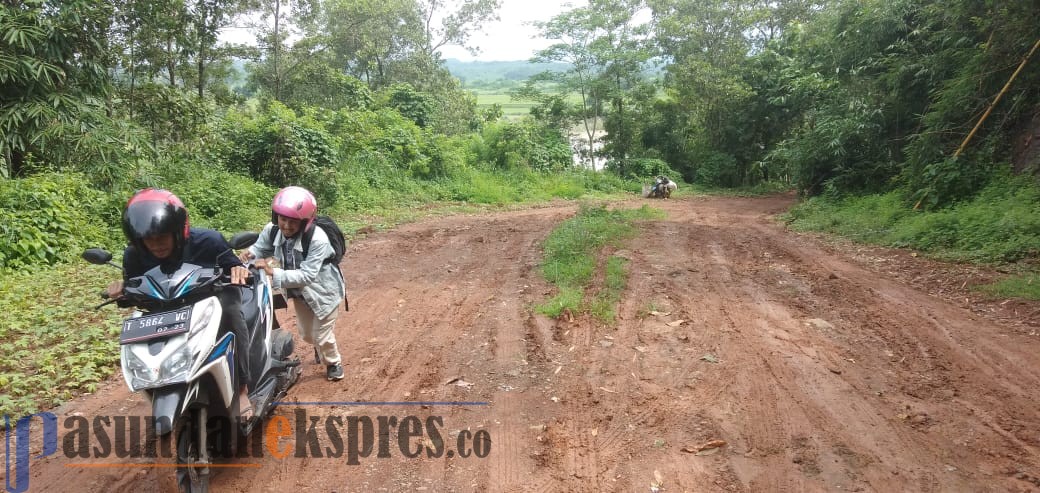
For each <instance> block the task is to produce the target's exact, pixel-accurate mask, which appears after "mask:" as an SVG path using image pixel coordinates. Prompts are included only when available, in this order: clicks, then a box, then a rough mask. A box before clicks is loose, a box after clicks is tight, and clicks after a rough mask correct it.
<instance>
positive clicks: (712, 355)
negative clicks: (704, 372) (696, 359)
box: [701, 353, 719, 363]
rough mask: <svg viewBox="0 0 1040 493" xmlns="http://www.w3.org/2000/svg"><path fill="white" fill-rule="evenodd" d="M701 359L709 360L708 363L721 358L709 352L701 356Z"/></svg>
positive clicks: (716, 361)
mask: <svg viewBox="0 0 1040 493" xmlns="http://www.w3.org/2000/svg"><path fill="white" fill-rule="evenodd" d="M701 361H707V362H708V363H718V362H719V359H718V358H716V357H715V355H714V354H710V353H709V354H705V355H704V356H701Z"/></svg>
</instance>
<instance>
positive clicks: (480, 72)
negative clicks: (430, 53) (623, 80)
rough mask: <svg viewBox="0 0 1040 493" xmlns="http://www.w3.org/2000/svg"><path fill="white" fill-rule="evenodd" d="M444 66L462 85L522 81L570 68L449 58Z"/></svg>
mask: <svg viewBox="0 0 1040 493" xmlns="http://www.w3.org/2000/svg"><path fill="white" fill-rule="evenodd" d="M444 66H445V67H446V68H447V69H448V71H449V72H451V75H454V76H455V77H458V79H459V80H460V81H462V83H463V85H470V84H479V83H487V82H495V81H522V80H526V79H527V78H529V77H531V76H532V75H535V74H537V73H541V72H545V71H547V70H550V71H554V72H563V71H566V70H567V69H568V68H570V65H568V64H566V63H531V62H528V61H526V60H517V61H512V62H479V61H474V62H463V61H459V60H457V59H454V58H449V59H448V60H447V61H445V62H444Z"/></svg>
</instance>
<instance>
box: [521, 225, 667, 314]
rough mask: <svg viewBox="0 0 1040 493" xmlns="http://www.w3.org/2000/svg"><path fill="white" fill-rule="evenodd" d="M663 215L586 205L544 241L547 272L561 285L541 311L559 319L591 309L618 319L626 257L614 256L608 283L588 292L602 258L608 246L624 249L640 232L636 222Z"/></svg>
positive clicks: (608, 264) (608, 266)
mask: <svg viewBox="0 0 1040 493" xmlns="http://www.w3.org/2000/svg"><path fill="white" fill-rule="evenodd" d="M660 217H663V212H661V211H660V210H659V209H652V208H649V207H647V206H645V205H644V206H643V207H641V208H639V209H628V210H609V209H607V208H606V207H603V206H599V207H592V206H587V205H583V206H582V207H581V209H580V210H579V211H578V214H577V215H576V216H575V217H574V218H572V219H569V220H567V221H564V222H563V223H562V224H560V226H559V227H557V228H556V229H555V230H553V232H552V233H550V234H549V237H548V238H546V240H545V243H544V244H543V245H542V250H543V252H544V261H543V263H542V275H544V276H545V278H546V280H548V281H549V282H551V283H553V284H554V285H556V287H557V289H558V294H557V295H556V296H554V297H553V298H551V299H549V300H548V301H546V302H544V303H542V304H540V305H538V306H537V307H536V310H537V311H538V312H539V313H542V314H545V315H548V316H550V317H559V316H560V315H561V314H563V313H565V312H570V313H571V314H574V315H576V314H578V313H582V312H586V313H589V314H591V315H593V316H594V317H596V318H598V319H600V320H601V321H604V322H608V323H609V322H611V321H613V320H614V307H615V306H616V304H617V301H618V300H619V299H620V296H621V291H623V290H624V287H625V282H626V279H627V274H626V271H625V261H624V259H621V258H619V257H610V258H608V259H607V260H606V262H604V265H603V267H602V268H603V269H604V271H605V272H604V281H603V286H602V287H601V288H600V289H599V290H598V292H596V293H595V294H594V295H593V296H591V297H589V296H587V294H588V292H589V288H590V284H591V283H592V281H593V278H594V277H595V274H596V269H597V267H599V266H598V265H597V257H598V253H599V252H600V250H601V249H602V248H603V247H604V246H607V245H612V246H615V247H620V245H621V243H622V241H623V240H625V239H627V238H631V237H632V236H634V235H635V234H636V228H635V226H634V224H633V222H634V221H635V220H640V219H653V218H660Z"/></svg>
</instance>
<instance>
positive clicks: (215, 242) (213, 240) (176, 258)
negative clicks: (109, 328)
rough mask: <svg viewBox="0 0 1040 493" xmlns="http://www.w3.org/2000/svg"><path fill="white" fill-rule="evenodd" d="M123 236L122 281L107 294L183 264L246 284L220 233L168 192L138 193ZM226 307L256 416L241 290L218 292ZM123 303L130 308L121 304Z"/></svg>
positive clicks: (243, 402) (243, 401)
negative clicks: (194, 220) (198, 224)
mask: <svg viewBox="0 0 1040 493" xmlns="http://www.w3.org/2000/svg"><path fill="white" fill-rule="evenodd" d="M122 223H123V224H122V225H123V234H124V235H126V239H127V242H128V243H129V244H128V245H127V247H126V249H125V250H124V251H123V279H122V280H119V281H114V282H112V283H111V284H109V285H108V289H107V292H108V296H109V297H110V298H113V299H116V298H120V297H122V295H123V286H124V284H125V281H126V280H128V279H130V278H133V277H137V276H141V275H143V274H144V273H145V272H147V271H149V270H151V269H153V268H155V267H156V266H158V267H160V269H162V271H163V272H171V273H172V272H174V271H176V270H177V268H179V267H180V265H181V264H182V263H191V264H195V265H198V266H200V267H220V268H222V269H224V271H225V272H226V273H228V274H230V276H231V283H232V284H238V285H245V281H246V278H247V277H248V276H249V271H248V270H247V269H246V268H245V267H243V266H242V262H241V261H240V260H239V259H238V257H236V256H235V255H234V253H232V250H231V246H230V245H228V242H227V240H225V239H224V237H223V236H222V235H221V234H220V233H219V232H217V231H214V230H212V229H206V228H193V227H191V226H190V222H189V220H188V210H187V209H186V208H185V207H184V203H183V202H181V199H180V198H178V197H177V196H176V195H174V194H173V193H172V192H170V191H168V190H162V189H156V188H147V189H144V190H140V191H138V192H137V193H135V194H134V195H133V196H132V197H131V198H130V200H129V201H127V203H126V208H125V209H124V211H123V220H122ZM218 297H219V298H220V302H221V305H222V306H223V308H224V310H223V314H224V325H225V326H226V327H227V328H228V329H229V330H231V332H233V333H234V334H235V339H236V340H237V341H241V342H240V343H238V346H239V348H238V350H237V351H236V356H235V361H236V363H237V364H236V366H237V370H238V375H239V382H240V390H239V409H240V410H241V411H240V412H241V415H242V416H243V417H244V418H249V417H251V415H252V405H251V404H250V403H249V394H248V382H250V381H251V379H250V372H249V369H250V366H249V353H250V351H249V350H248V349H247V348H246V347H245V345H246V344H247V343H248V342H247V341H249V340H250V338H249V333H248V329H247V327H246V323H245V320H244V319H243V317H242V298H241V294H240V293H239V290H238V289H224V290H221V291H220V292H219V294H218ZM119 306H122V307H126V306H129V305H128V303H126V302H120V303H119Z"/></svg>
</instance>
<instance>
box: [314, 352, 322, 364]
mask: <svg viewBox="0 0 1040 493" xmlns="http://www.w3.org/2000/svg"><path fill="white" fill-rule="evenodd" d="M314 363H315V364H321V355H320V354H318V348H314Z"/></svg>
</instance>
